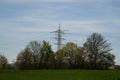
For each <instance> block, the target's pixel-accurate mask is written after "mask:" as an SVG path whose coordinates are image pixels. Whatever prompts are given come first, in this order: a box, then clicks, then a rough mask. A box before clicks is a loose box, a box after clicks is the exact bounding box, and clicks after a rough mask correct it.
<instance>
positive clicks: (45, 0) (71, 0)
mask: <svg viewBox="0 0 120 80" xmlns="http://www.w3.org/2000/svg"><path fill="white" fill-rule="evenodd" d="M93 1H96V0H4V1H2V2H12V3H25V2H68V3H69V2H70V3H71V2H93Z"/></svg>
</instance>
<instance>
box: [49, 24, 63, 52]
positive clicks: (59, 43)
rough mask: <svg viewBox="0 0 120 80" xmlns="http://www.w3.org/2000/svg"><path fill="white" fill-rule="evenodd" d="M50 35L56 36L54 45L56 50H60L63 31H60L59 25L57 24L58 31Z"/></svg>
mask: <svg viewBox="0 0 120 80" xmlns="http://www.w3.org/2000/svg"><path fill="white" fill-rule="evenodd" d="M51 33H55V34H56V37H55V40H56V41H57V43H55V44H56V45H57V50H60V49H61V46H62V40H65V39H64V38H62V35H63V34H64V30H61V29H60V24H59V27H58V30H56V31H53V32H51Z"/></svg>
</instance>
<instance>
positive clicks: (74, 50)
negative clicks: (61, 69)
mask: <svg viewBox="0 0 120 80" xmlns="http://www.w3.org/2000/svg"><path fill="white" fill-rule="evenodd" d="M57 58H58V61H62V63H64V64H65V65H66V67H67V68H81V67H82V66H83V65H82V64H83V61H84V60H83V49H82V48H81V47H79V46H78V45H77V44H75V43H73V42H68V43H66V44H65V45H64V46H63V47H62V49H61V50H60V51H58V52H57Z"/></svg>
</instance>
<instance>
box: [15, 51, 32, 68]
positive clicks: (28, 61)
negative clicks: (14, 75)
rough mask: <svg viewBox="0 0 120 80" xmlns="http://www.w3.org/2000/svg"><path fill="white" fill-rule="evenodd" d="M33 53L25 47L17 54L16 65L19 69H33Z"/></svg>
mask: <svg viewBox="0 0 120 80" xmlns="http://www.w3.org/2000/svg"><path fill="white" fill-rule="evenodd" d="M33 62H34V60H33V55H32V54H31V53H30V52H29V51H28V50H27V49H25V50H24V51H22V52H20V53H19V54H18V56H17V61H16V66H17V68H18V69H33V65H34V63H33Z"/></svg>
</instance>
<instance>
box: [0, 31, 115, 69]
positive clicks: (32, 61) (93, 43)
mask: <svg viewBox="0 0 120 80" xmlns="http://www.w3.org/2000/svg"><path fill="white" fill-rule="evenodd" d="M111 50H112V49H111V44H110V43H108V41H107V40H105V38H104V37H103V36H102V35H101V34H99V33H93V34H91V35H90V36H89V37H88V38H87V40H86V41H85V43H84V44H83V46H82V47H81V46H79V45H78V44H76V43H74V42H67V43H66V44H64V45H63V47H62V48H61V49H60V50H58V51H56V52H54V51H53V50H52V48H51V45H50V44H49V42H47V41H45V40H43V41H42V42H39V41H31V42H29V43H28V45H27V46H26V47H25V49H24V50H23V51H21V52H20V53H19V54H18V55H17V58H16V62H15V64H14V65H15V68H16V69H108V68H109V67H111V66H114V65H115V62H114V60H115V56H114V55H113V54H112V53H111ZM0 56H2V55H0ZM3 57H4V59H3V60H5V61H2V58H3ZM3 57H0V68H3V69H5V68H7V59H6V58H5V56H3ZM4 62H5V63H6V64H4Z"/></svg>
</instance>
